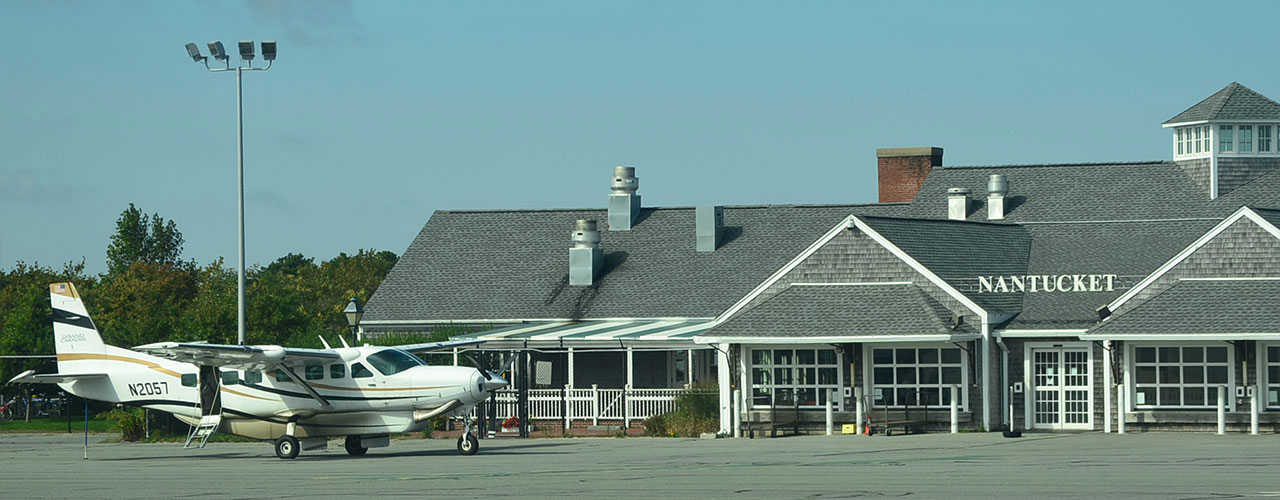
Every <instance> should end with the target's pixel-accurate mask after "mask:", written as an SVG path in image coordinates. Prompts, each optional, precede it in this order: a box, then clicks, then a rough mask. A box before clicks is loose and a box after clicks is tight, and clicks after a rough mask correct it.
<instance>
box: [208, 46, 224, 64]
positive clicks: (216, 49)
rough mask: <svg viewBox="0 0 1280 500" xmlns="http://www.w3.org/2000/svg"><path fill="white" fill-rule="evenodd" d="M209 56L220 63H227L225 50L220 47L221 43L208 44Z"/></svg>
mask: <svg viewBox="0 0 1280 500" xmlns="http://www.w3.org/2000/svg"><path fill="white" fill-rule="evenodd" d="M209 56H210V57H213V58H214V59H217V60H219V61H222V62H227V49H225V48H223V47H222V42H220V41H212V42H209Z"/></svg>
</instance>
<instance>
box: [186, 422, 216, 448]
mask: <svg viewBox="0 0 1280 500" xmlns="http://www.w3.org/2000/svg"><path fill="white" fill-rule="evenodd" d="M219 425H222V415H221V414H215V415H205V416H203V417H200V423H199V424H198V425H195V426H193V427H191V435H189V436H187V444H185V445H183V446H182V447H183V448H204V444H205V443H206V442H208V441H209V437H210V436H213V434H214V433H215V432H218V426H219Z"/></svg>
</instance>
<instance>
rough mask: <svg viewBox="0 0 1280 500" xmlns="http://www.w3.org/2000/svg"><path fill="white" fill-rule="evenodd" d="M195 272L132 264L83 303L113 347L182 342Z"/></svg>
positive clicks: (170, 267) (155, 265)
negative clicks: (90, 304) (93, 306)
mask: <svg viewBox="0 0 1280 500" xmlns="http://www.w3.org/2000/svg"><path fill="white" fill-rule="evenodd" d="M196 292H197V279H196V273H195V271H194V270H191V269H186V268H183V267H177V266H173V265H169V264H153V263H148V262H134V263H133V264H132V265H130V266H129V267H128V268H126V269H125V270H124V271H123V272H121V273H119V274H117V275H116V276H114V277H113V278H112V279H110V280H107V281H105V282H104V283H103V285H102V286H100V287H98V288H97V289H96V290H95V291H94V293H93V294H81V295H83V296H85V302H86V303H92V304H95V305H96V309H94V310H92V311H91V312H90V313H91V314H92V315H93V317H94V319H95V323H96V324H97V326H98V329H99V330H101V333H102V339H103V340H104V341H105V342H106V343H108V344H112V345H117V346H121V347H132V346H136V345H140V344H148V343H151V342H159V341H165V340H181V339H180V338H179V337H178V333H179V332H181V331H183V328H181V327H180V326H179V321H180V320H181V318H183V313H184V311H186V310H187V309H188V308H189V307H190V306H191V303H192V301H193V299H194V298H195V297H196ZM201 340H203V339H201Z"/></svg>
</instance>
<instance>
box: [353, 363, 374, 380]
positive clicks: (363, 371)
mask: <svg viewBox="0 0 1280 500" xmlns="http://www.w3.org/2000/svg"><path fill="white" fill-rule="evenodd" d="M372 376H373V372H371V371H369V369H368V368H365V367H364V365H362V364H360V363H356V364H354V365H351V378H369V377H372Z"/></svg>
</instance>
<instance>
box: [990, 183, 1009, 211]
mask: <svg viewBox="0 0 1280 500" xmlns="http://www.w3.org/2000/svg"><path fill="white" fill-rule="evenodd" d="M1008 193H1009V179H1008V178H1006V177H1005V176H1004V174H991V180H989V181H987V219H990V220H1002V219H1004V196H1005V195H1006V194H1008Z"/></svg>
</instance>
